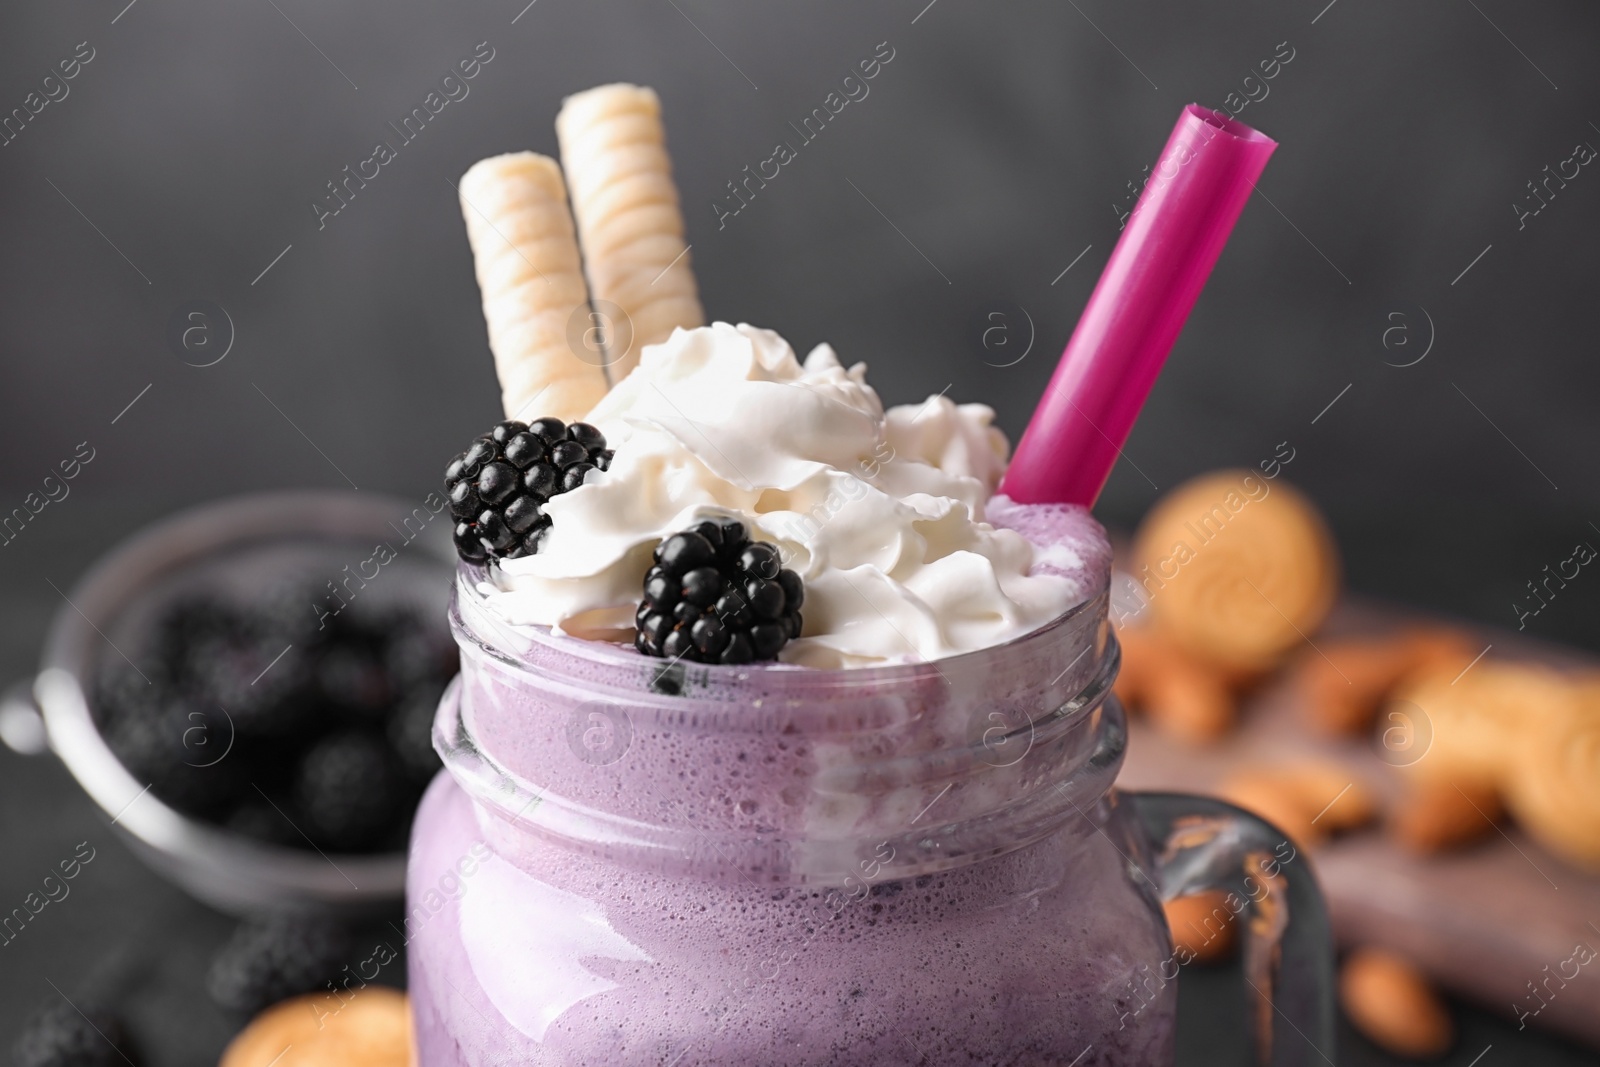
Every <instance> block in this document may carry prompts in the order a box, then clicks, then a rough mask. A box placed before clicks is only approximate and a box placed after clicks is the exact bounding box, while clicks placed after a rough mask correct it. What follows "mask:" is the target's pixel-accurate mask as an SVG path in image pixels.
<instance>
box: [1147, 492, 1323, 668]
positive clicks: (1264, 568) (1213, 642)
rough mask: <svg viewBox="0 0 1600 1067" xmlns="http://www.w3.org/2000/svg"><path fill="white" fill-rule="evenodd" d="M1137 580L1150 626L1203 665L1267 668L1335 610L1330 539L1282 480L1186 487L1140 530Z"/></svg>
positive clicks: (1318, 519)
mask: <svg viewBox="0 0 1600 1067" xmlns="http://www.w3.org/2000/svg"><path fill="white" fill-rule="evenodd" d="M1133 565H1134V579H1135V580H1136V581H1138V582H1139V583H1140V585H1141V586H1142V587H1143V588H1144V589H1145V591H1146V594H1147V595H1148V596H1149V597H1150V608H1151V612H1152V614H1153V616H1154V619H1155V624H1156V625H1157V626H1158V627H1160V628H1161V630H1162V631H1163V632H1165V633H1166V634H1167V635H1169V636H1170V637H1171V638H1172V639H1173V641H1175V642H1176V643H1177V644H1179V645H1181V646H1182V647H1184V648H1185V649H1187V650H1188V651H1189V652H1191V653H1193V654H1194V655H1196V656H1199V657H1201V658H1203V659H1205V660H1208V661H1210V662H1213V663H1216V664H1219V665H1222V666H1227V667H1231V668H1236V669H1240V670H1247V671H1248V670H1261V669H1265V668H1268V667H1270V666H1272V664H1273V663H1275V662H1276V661H1277V660H1278V659H1279V657H1281V656H1282V655H1283V653H1285V652H1286V651H1288V650H1289V649H1290V648H1292V647H1293V646H1294V645H1295V644H1297V643H1298V642H1300V641H1303V640H1305V639H1306V637H1307V636H1308V635H1310V634H1311V633H1313V632H1315V631H1316V629H1317V627H1318V626H1320V625H1321V623H1322V620H1323V619H1324V618H1325V617H1326V616H1327V614H1328V611H1329V609H1330V608H1331V607H1332V606H1333V601H1334V597H1335V596H1336V595H1337V592H1338V587H1339V564H1338V557H1337V555H1336V552H1335V549H1334V545H1333V538H1332V537H1331V536H1330V535H1329V533H1328V529H1327V526H1326V525H1325V524H1324V523H1323V521H1322V517H1321V515H1319V514H1318V512H1317V510H1316V508H1315V507H1314V506H1313V505H1312V504H1311V502H1310V501H1309V500H1307V499H1306V497H1305V496H1303V495H1302V494H1300V493H1299V492H1297V491H1296V490H1294V489H1292V488H1290V487H1289V486H1288V485H1286V484H1284V483H1283V482H1282V481H1269V480H1267V479H1265V478H1262V477H1261V476H1260V475H1258V474H1256V473H1255V472H1253V471H1245V470H1230V471H1218V472H1216V473H1213V474H1206V475H1202V476H1201V477H1199V478H1196V479H1194V480H1192V481H1189V482H1186V483H1185V484H1183V485H1181V486H1179V487H1178V488H1177V489H1175V490H1173V491H1172V492H1171V493H1169V494H1168V495H1167V496H1166V497H1165V498H1164V499H1162V500H1161V501H1160V502H1159V503H1157V504H1156V506H1155V508H1154V509H1153V510H1152V511H1151V512H1150V514H1149V515H1147V516H1146V517H1145V520H1144V522H1143V523H1142V524H1141V525H1140V527H1139V532H1138V535H1137V537H1136V538H1135V541H1134V551H1133Z"/></svg>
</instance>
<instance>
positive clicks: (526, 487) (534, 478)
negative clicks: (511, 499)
mask: <svg viewBox="0 0 1600 1067" xmlns="http://www.w3.org/2000/svg"><path fill="white" fill-rule="evenodd" d="M560 488H561V472H560V471H558V470H556V469H555V467H553V466H551V465H550V464H548V463H535V464H534V465H533V466H531V467H529V468H528V469H527V471H526V472H524V473H523V475H522V491H523V492H524V493H526V494H528V495H529V496H531V497H533V498H534V499H535V500H549V499H550V498H551V497H553V496H555V495H556V493H557V492H558V491H559V490H560Z"/></svg>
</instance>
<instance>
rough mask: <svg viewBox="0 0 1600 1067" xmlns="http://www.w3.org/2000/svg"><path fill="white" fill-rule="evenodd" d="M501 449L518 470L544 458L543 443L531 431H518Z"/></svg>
mask: <svg viewBox="0 0 1600 1067" xmlns="http://www.w3.org/2000/svg"><path fill="white" fill-rule="evenodd" d="M503 451H504V452H505V456H506V459H507V460H509V461H510V462H511V465H512V466H513V467H515V468H517V470H519V471H520V470H526V469H527V468H528V466H529V465H530V464H533V463H537V462H538V461H539V460H541V459H543V458H544V455H545V444H544V442H543V441H541V440H540V439H539V438H537V437H535V436H534V435H533V434H531V433H519V434H517V436H515V437H513V438H512V439H511V440H509V441H507V442H506V445H505V448H504V449H503Z"/></svg>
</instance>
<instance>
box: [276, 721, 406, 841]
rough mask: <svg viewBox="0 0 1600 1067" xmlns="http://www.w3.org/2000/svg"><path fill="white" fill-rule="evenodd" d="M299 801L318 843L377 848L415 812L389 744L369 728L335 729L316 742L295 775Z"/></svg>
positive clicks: (311, 833) (308, 825)
mask: <svg viewBox="0 0 1600 1067" xmlns="http://www.w3.org/2000/svg"><path fill="white" fill-rule="evenodd" d="M294 797H295V801H296V806H297V807H298V808H299V810H300V811H301V813H302V814H303V815H304V822H303V823H302V824H301V825H302V826H304V827H305V829H306V832H307V833H308V834H310V836H311V838H312V840H313V841H315V842H317V844H318V845H320V846H324V847H327V848H331V849H334V850H336V851H339V852H372V851H377V850H379V849H380V848H381V847H382V846H383V845H384V844H386V843H387V841H388V836H387V832H388V831H389V830H390V829H391V828H392V826H393V825H394V824H395V823H397V822H400V821H401V820H402V819H403V818H405V817H408V816H409V814H410V811H409V808H408V807H407V801H408V800H409V799H410V792H409V790H407V788H406V785H405V782H404V780H403V779H402V777H401V774H400V771H399V769H398V768H397V767H396V766H395V757H394V755H393V754H391V753H390V751H389V747H388V746H387V745H386V744H384V742H383V741H382V740H381V739H379V738H378V737H376V736H374V735H373V734H371V733H369V732H367V731H365V730H347V731H344V732H341V733H336V734H331V735H329V736H328V737H325V738H323V739H322V740H321V741H318V742H317V743H316V744H314V745H312V746H311V747H310V748H309V749H308V750H307V751H306V754H305V756H304V757H303V758H302V759H301V761H300V767H299V770H298V772H297V773H296V775H295V782H294Z"/></svg>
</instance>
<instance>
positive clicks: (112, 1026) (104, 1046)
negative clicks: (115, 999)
mask: <svg viewBox="0 0 1600 1067" xmlns="http://www.w3.org/2000/svg"><path fill="white" fill-rule="evenodd" d="M11 1056H12V1062H14V1063H15V1064H16V1065H17V1067H113V1065H115V1067H125V1065H126V1064H129V1063H133V1064H137V1063H139V1062H140V1058H139V1056H138V1054H137V1053H136V1052H135V1050H134V1047H133V1044H132V1043H131V1042H130V1041H129V1040H128V1033H127V1030H125V1029H124V1028H123V1025H122V1020H120V1019H119V1018H117V1017H116V1016H115V1015H113V1014H112V1013H111V1012H109V1011H106V1010H105V1009H104V1008H102V1007H100V1006H99V1005H96V1004H93V1003H90V1002H86V1001H83V1000H81V999H80V1000H79V1001H78V1003H77V1006H76V1007H74V1006H73V1005H72V1004H71V1003H68V1002H67V1001H65V1000H61V999H57V1000H56V1001H55V1002H54V1003H52V1004H48V1005H46V1006H45V1007H44V1008H42V1009H41V1010H40V1011H39V1012H38V1013H36V1014H35V1015H34V1016H33V1018H32V1019H30V1020H29V1021H28V1023H27V1025H26V1026H24V1028H23V1030H22V1034H21V1036H19V1037H18V1038H17V1042H16V1044H14V1045H13V1046H12V1047H11Z"/></svg>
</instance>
